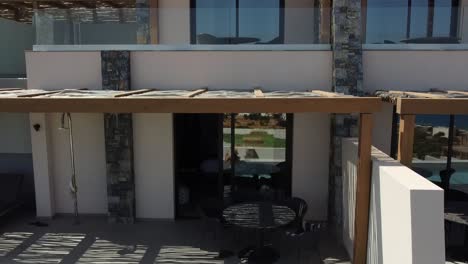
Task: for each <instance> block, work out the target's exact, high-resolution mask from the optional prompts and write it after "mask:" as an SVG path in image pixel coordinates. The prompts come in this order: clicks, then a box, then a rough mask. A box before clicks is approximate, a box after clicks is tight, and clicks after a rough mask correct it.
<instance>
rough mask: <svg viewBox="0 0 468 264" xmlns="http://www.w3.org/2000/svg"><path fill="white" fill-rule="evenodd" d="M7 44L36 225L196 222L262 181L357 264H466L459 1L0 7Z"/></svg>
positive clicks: (4, 98)
mask: <svg viewBox="0 0 468 264" xmlns="http://www.w3.org/2000/svg"><path fill="white" fill-rule="evenodd" d="M0 34H1V36H2V38H1V39H0V127H1V129H0V177H1V176H2V175H7V174H8V175H9V174H15V175H17V174H19V175H23V177H24V179H23V183H22V187H21V192H20V194H19V197H20V199H21V200H22V201H23V203H26V204H30V205H31V207H33V208H35V216H37V217H38V219H51V218H54V217H56V216H63V215H70V214H74V213H75V210H74V206H75V202H76V205H77V209H78V211H79V213H80V215H88V216H107V219H108V220H109V222H110V223H122V224H132V223H135V222H146V221H156V220H157V222H156V223H160V222H165V221H172V220H180V219H193V218H198V217H200V215H199V210H198V209H199V208H200V204H202V202H203V201H204V200H206V199H218V200H229V199H232V197H233V195H232V193H233V192H234V191H239V190H242V191H245V192H243V194H244V195H247V196H248V195H252V193H250V191H251V190H250V189H251V187H252V186H255V188H254V189H255V192H259V191H262V192H264V193H263V195H265V193H269V194H271V195H272V196H274V197H275V198H276V199H287V198H290V197H300V198H302V199H303V200H305V202H306V203H307V204H308V210H307V214H306V215H305V218H304V219H305V221H306V222H308V223H314V224H317V223H318V224H323V223H327V226H328V228H329V229H330V230H331V231H332V233H333V234H334V235H336V237H337V238H336V240H337V241H339V244H342V245H343V246H344V248H345V250H346V252H347V255H348V257H349V260H350V261H352V262H353V263H379V264H380V263H384V264H386V263H424V264H426V263H444V261H445V260H446V259H447V260H450V261H451V260H452V259H453V258H455V259H457V260H460V259H461V260H463V259H464V258H463V257H459V256H458V255H457V256H456V257H455V255H456V254H453V255H452V251H447V252H448V253H447V255H446V251H445V250H446V248H449V247H450V246H460V245H461V246H463V243H462V242H460V241H461V240H463V238H460V237H457V234H455V233H457V231H456V232H454V231H450V230H449V231H447V230H448V229H447V228H446V227H447V223H445V225H444V201H445V202H447V201H449V200H450V201H451V199H454V200H456V201H457V202H463V201H465V202H466V201H468V199H466V198H465V195H468V163H467V160H468V119H467V117H466V114H468V113H467V111H466V110H464V109H468V103H466V102H465V101H464V100H466V97H468V92H466V91H468V79H467V78H466V76H467V75H468V1H467V0H451V1H448V0H447V1H440V0H409V1H408V0H361V1H358V0H115V1H114V0H48V1H42V0H37V1H36V0H24V1H23V0H10V1H6V0H5V1H0ZM382 91H384V92H382ZM429 92H430V93H429ZM413 97H414V98H413ZM455 97H456V99H453V98H455ZM415 98H416V99H418V98H419V99H421V98H423V99H428V100H459V101H463V102H462V103H461V104H462V105H461V106H458V101H457V102H456V104H457V106H455V103H453V102H452V103H453V104H452V106H450V105H451V104H450V102H451V101H444V102H446V103H445V104H434V105H430V104H429V105H426V106H425V108H424V109H425V110H424V111H422V110H421V111H419V110H418V111H416V110H411V111H406V112H405V108H404V107H403V108H402V105H404V102H409V101H405V99H406V100H408V99H415ZM467 101H468V100H467ZM402 102H403V103H402ZM408 104H409V103H408ZM465 106H466V108H464V107H465ZM421 107H422V106H421ZM421 109H422V108H421ZM67 113H70V114H67ZM408 116H410V117H408ZM60 128H62V129H60ZM63 128H64V129H63ZM409 131H411V132H409ZM355 138H357V139H355ZM371 145H372V148H371ZM444 170H447V171H451V170H454V171H453V172H452V173H451V174H450V175H451V178H450V179H449V186H450V188H451V189H453V190H454V193H455V194H454V195H450V197H447V196H448V195H445V200H444V191H443V189H445V190H446V191H447V186H445V185H444V180H443V179H442V178H443V177H441V175H442V174H443V172H442V171H444ZM72 175H74V176H75V178H76V182H73V181H72V183H70V179H71V178H73V177H72ZM1 181H2V179H1V178H0V184H1ZM70 189H72V190H76V189H77V191H76V192H71V191H70ZM70 193H75V194H76V195H77V200H76V201H75V199H74V196H73V195H70ZM445 193H446V194H447V193H448V192H445ZM452 196H454V197H455V196H456V197H455V198H454V197H452ZM466 203H468V202H466ZM176 222H177V221H176ZM452 227H453V226H452ZM456 228H463V225H460V226H455V229H456ZM458 230H464V229H458ZM458 233H462V232H458ZM1 239H2V237H0V245H1V241H2V240H1ZM465 246H466V245H465ZM1 249H2V248H1V246H0V253H1V252H2V251H1ZM18 254H19V255H18V256H21V254H20V253H18ZM0 257H2V256H1V255H0ZM464 257H466V256H464ZM15 260H16V261H19V262H20V263H22V262H21V261H20V260H21V258H20V260H17V259H15ZM23 260H24V259H23ZM322 260H323V259H322ZM465 261H466V258H465ZM38 263H39V262H38ZM57 263H58V262H57ZM80 263H81V262H80ZM83 263H88V262H83ZM89 263H91V262H89ZM131 263H133V262H131ZM135 263H138V262H135ZM162 263H163V262H162ZM226 263H227V262H226ZM290 263H291V262H290ZM308 263H315V262H312V261H310V262H308ZM328 263H333V262H328ZM336 263H339V262H336Z"/></svg>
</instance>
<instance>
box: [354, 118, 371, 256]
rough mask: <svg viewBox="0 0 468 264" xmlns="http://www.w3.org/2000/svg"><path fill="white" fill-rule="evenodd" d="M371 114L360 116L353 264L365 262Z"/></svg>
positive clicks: (369, 179) (369, 182) (369, 183)
mask: <svg viewBox="0 0 468 264" xmlns="http://www.w3.org/2000/svg"><path fill="white" fill-rule="evenodd" d="M372 119H373V117H372V114H360V122H359V147H358V159H359V163H358V168H357V181H356V208H355V222H354V249H353V263H354V264H365V263H366V261H367V240H368V230H369V204H370V186H371V171H372V165H371V148H372Z"/></svg>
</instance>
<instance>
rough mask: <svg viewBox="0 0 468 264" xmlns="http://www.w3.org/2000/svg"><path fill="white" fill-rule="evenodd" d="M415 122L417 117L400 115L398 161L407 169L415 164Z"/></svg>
mask: <svg viewBox="0 0 468 264" xmlns="http://www.w3.org/2000/svg"><path fill="white" fill-rule="evenodd" d="M415 120H416V116H415V115H406V114H405V115H400V128H399V133H398V134H399V137H398V161H399V162H400V163H401V164H403V165H405V166H407V167H411V163H412V162H413V145H414V128H415Z"/></svg>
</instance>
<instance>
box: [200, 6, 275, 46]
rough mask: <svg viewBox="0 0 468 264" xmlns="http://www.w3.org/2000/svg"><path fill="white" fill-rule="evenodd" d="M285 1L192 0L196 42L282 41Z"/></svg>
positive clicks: (270, 42)
mask: <svg viewBox="0 0 468 264" xmlns="http://www.w3.org/2000/svg"><path fill="white" fill-rule="evenodd" d="M283 7H284V0H255V1H252V0H192V36H191V42H192V44H254V43H255V44H281V43H283V39H284V36H283V35H284V34H283V27H284V25H283V24H284V21H283V18H284V8H283Z"/></svg>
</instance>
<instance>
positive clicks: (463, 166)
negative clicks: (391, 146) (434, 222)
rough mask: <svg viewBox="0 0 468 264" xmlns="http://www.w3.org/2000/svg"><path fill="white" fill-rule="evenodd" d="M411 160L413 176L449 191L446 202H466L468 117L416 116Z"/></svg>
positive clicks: (467, 188)
mask: <svg viewBox="0 0 468 264" xmlns="http://www.w3.org/2000/svg"><path fill="white" fill-rule="evenodd" d="M451 133H452V135H451ZM413 157H414V159H413V165H412V166H413V169H414V170H415V171H416V172H418V173H419V174H421V175H422V176H424V177H427V178H428V179H429V180H431V181H433V182H435V183H436V184H439V185H440V186H442V187H443V188H444V189H446V190H450V192H447V194H448V196H447V197H446V198H447V199H449V200H452V199H455V200H458V199H466V198H467V196H468V116H452V117H450V116H446V115H419V116H417V118H416V127H415V131H414V149H413ZM444 181H445V182H444Z"/></svg>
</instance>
